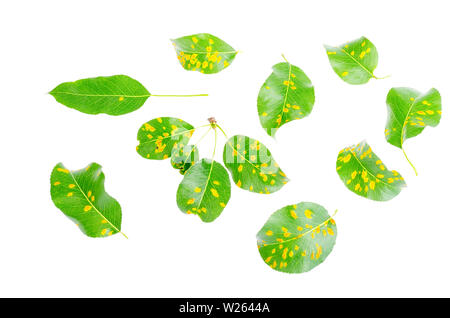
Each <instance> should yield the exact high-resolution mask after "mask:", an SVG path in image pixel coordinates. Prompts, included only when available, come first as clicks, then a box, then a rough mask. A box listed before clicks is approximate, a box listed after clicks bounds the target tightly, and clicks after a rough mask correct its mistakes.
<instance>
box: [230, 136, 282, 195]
mask: <svg viewBox="0 0 450 318" xmlns="http://www.w3.org/2000/svg"><path fill="white" fill-rule="evenodd" d="M223 162H224V163H225V167H227V169H228V171H230V173H231V176H232V178H233V181H234V183H236V185H238V186H239V187H240V188H242V189H245V190H249V191H251V192H256V193H265V194H269V193H273V192H276V191H278V190H280V189H281V188H282V187H283V186H284V185H285V184H286V183H287V182H288V181H289V179H288V178H287V177H286V175H285V174H284V172H283V171H282V170H281V168H280V167H279V165H278V164H277V163H276V161H275V159H274V158H273V157H272V154H271V153H270V151H269V149H267V147H266V146H264V145H263V144H262V143H261V142H259V141H258V140H255V139H252V138H250V137H247V136H242V135H236V136H233V137H231V138H230V139H228V141H227V142H226V143H225V146H224V149H223Z"/></svg>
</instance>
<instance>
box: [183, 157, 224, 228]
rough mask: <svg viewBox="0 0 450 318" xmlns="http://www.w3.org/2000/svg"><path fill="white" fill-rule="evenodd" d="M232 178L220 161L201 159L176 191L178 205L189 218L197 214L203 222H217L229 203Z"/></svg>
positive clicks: (188, 171) (188, 172)
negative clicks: (189, 215)
mask: <svg viewBox="0 0 450 318" xmlns="http://www.w3.org/2000/svg"><path fill="white" fill-rule="evenodd" d="M230 196H231V186H230V178H229V176H228V173H227V171H226V170H225V168H224V167H223V166H222V165H221V164H220V163H218V162H217V161H211V160H210V159H202V160H200V161H199V162H197V163H196V164H195V165H193V166H192V167H191V168H190V169H189V170H187V172H186V173H185V175H184V178H183V180H182V181H181V183H180V185H179V187H178V191H177V204H178V207H179V208H180V210H181V211H182V212H184V213H188V214H197V215H198V216H199V217H200V219H201V220H202V221H203V222H212V221H214V220H215V219H216V218H217V217H218V216H219V215H220V214H221V213H222V211H223V209H224V208H225V206H226V204H227V203H228V201H229V200H230Z"/></svg>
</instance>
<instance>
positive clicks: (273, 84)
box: [258, 62, 315, 136]
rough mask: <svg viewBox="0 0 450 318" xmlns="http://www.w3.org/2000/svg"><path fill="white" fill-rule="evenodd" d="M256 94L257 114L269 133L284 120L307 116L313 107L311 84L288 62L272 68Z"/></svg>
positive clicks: (272, 133) (301, 72) (275, 129)
mask: <svg viewBox="0 0 450 318" xmlns="http://www.w3.org/2000/svg"><path fill="white" fill-rule="evenodd" d="M272 69H273V72H272V74H271V75H270V76H269V77H268V78H267V80H266V81H265V82H264V84H263V86H262V87H261V89H260V90H259V95H258V115H259V120H260V122H261V125H262V127H263V128H264V129H265V130H266V131H267V133H268V134H269V135H270V136H275V133H276V131H277V130H278V128H280V127H281V126H282V125H284V124H285V123H287V122H290V121H292V120H296V119H302V118H304V117H306V116H308V115H309V114H310V113H311V111H312V109H313V106H314V99H315V98H314V87H313V85H312V83H311V81H310V80H309V78H308V76H306V74H305V73H304V72H303V71H302V70H301V69H300V68H298V67H297V66H295V65H292V64H290V63H288V62H286V63H278V64H276V65H274V66H273V67H272Z"/></svg>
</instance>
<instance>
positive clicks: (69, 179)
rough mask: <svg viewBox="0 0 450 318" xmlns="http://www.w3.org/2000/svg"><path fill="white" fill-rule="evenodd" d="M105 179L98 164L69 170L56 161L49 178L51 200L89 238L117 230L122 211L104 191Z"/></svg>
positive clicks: (118, 229)
mask: <svg viewBox="0 0 450 318" xmlns="http://www.w3.org/2000/svg"><path fill="white" fill-rule="evenodd" d="M104 179H105V176H104V174H103V172H102V170H101V166H100V165H99V164H97V163H91V164H90V165H88V166H87V167H86V168H84V169H80V170H77V171H69V170H68V169H67V168H66V167H65V166H64V165H63V164H62V163H59V164H57V165H56V166H55V167H54V169H53V171H52V174H51V177H50V182H51V188H50V193H51V197H52V201H53V203H54V204H55V206H56V207H57V208H58V209H60V210H61V212H63V213H64V214H65V215H66V216H67V217H68V218H70V219H71V220H72V221H73V222H75V224H77V225H78V226H79V228H80V230H81V231H82V232H83V233H84V234H86V235H87V236H89V237H107V236H110V235H113V234H116V233H119V232H120V228H121V222H122V210H121V207H120V204H119V203H118V202H117V201H116V200H115V199H114V198H112V197H111V196H109V195H108V194H107V193H106V191H105V188H104Z"/></svg>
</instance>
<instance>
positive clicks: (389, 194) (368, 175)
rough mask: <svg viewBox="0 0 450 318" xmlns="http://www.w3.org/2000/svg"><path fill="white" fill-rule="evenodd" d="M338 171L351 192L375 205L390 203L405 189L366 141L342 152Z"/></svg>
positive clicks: (396, 174) (338, 162)
mask: <svg viewBox="0 0 450 318" xmlns="http://www.w3.org/2000/svg"><path fill="white" fill-rule="evenodd" d="M336 171H337V173H338V175H339V177H340V178H341V180H342V182H343V183H344V184H345V186H346V187H347V188H348V189H349V190H350V191H352V192H354V193H356V194H357V195H360V196H362V197H364V198H368V199H371V200H375V201H388V200H390V199H392V198H394V197H395V196H396V195H397V194H399V193H400V191H401V190H402V188H404V187H405V186H406V183H405V181H404V180H403V177H402V176H401V175H400V174H399V173H398V172H397V171H395V170H392V171H389V170H388V168H387V167H386V166H385V165H384V163H383V162H382V161H381V160H380V158H378V156H377V155H376V154H375V153H374V152H372V148H370V146H369V145H368V144H367V143H366V142H365V141H362V142H360V143H359V144H357V145H356V146H351V147H346V148H344V149H343V150H341V151H340V152H339V155H338V158H337V161H336Z"/></svg>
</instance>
